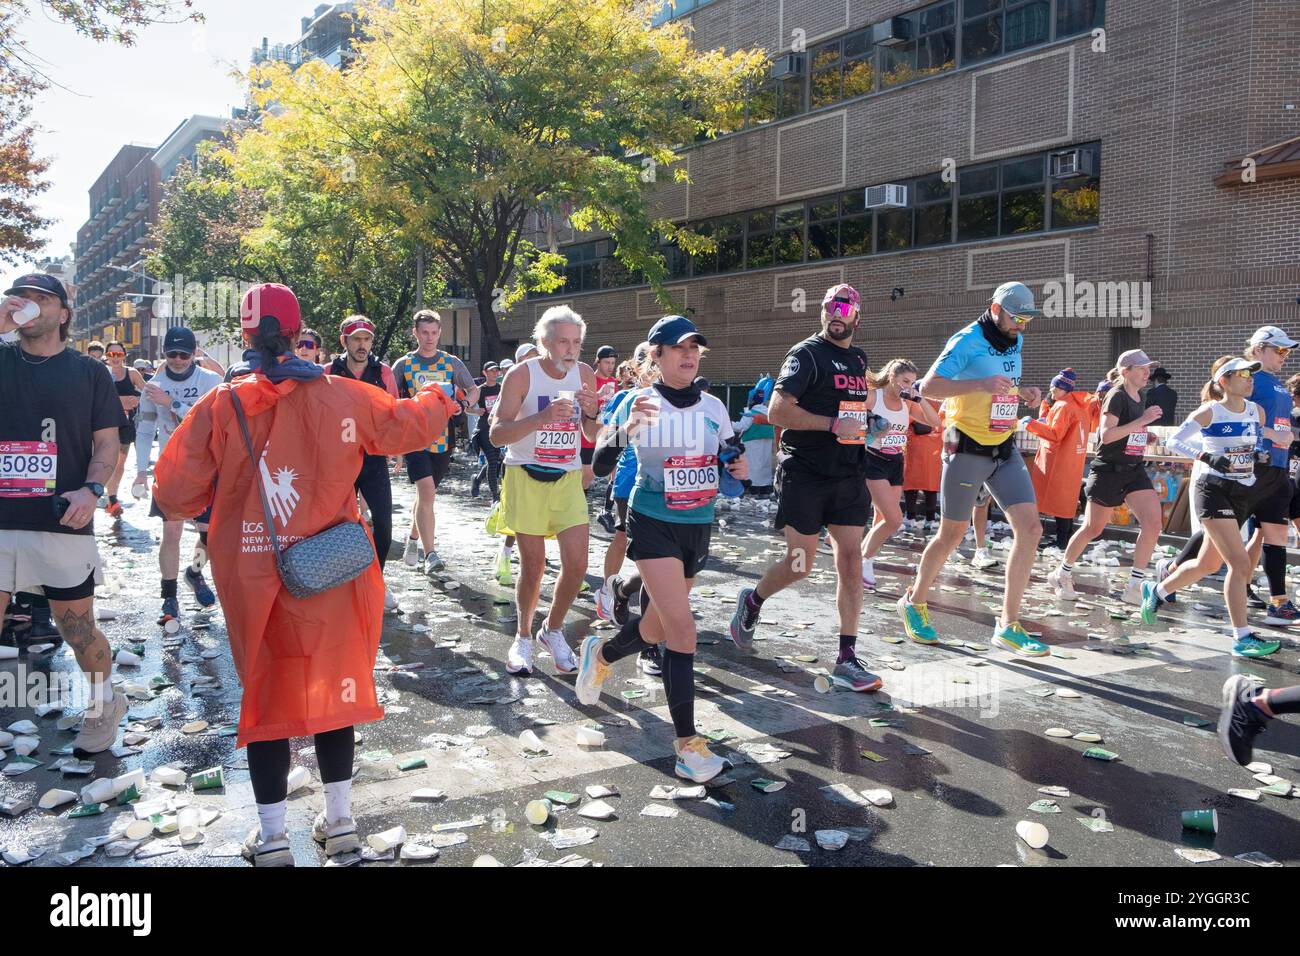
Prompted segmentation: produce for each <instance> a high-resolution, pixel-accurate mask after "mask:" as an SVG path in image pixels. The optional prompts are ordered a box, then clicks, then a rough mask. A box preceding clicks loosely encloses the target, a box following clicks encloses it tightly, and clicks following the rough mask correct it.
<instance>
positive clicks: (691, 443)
mask: <svg viewBox="0 0 1300 956" xmlns="http://www.w3.org/2000/svg"><path fill="white" fill-rule="evenodd" d="M647 339H648V341H649V342H650V344H651V345H652V346H653V347H654V348H653V351H652V353H651V354H652V355H653V356H654V361H655V364H656V366H657V367H658V368H659V372H660V381H658V382H657V383H655V385H653V386H652V387H650V388H642V389H637V390H636V391H635V392H633V393H629V394H631V396H632V397H631V398H630V399H627V400H624V401H623V402H622V403H621V404H620V406H619V409H618V411H617V412H616V413H615V417H614V424H615V426H616V428H615V430H614V433H613V434H612V435H608V434H607V435H606V436H604V439H605V440H606V441H609V440H611V439H612V442H613V444H614V445H615V448H616V449H617V448H618V447H626V446H628V445H631V444H633V443H635V447H636V461H637V474H636V486H635V488H634V489H633V492H632V501H631V507H630V509H629V510H628V516H627V523H628V538H629V540H630V545H629V552H630V553H631V556H632V560H633V561H635V562H636V566H637V570H638V571H639V572H640V574H641V577H642V579H643V580H644V582H645V589H646V597H645V598H643V602H644V603H643V604H642V608H641V614H640V615H638V616H636V617H632V618H630V619H629V620H628V622H627V623H626V624H625V625H623V627H621V628H620V629H619V632H618V634H617V635H616V636H615V637H614V638H613V639H611V640H609V641H603V640H602V639H601V638H600V637H599V636H597V635H595V634H593V635H591V636H590V637H588V638H587V639H586V640H585V641H583V643H582V666H581V669H580V670H579V672H578V679H577V682H576V689H577V695H578V700H579V702H581V703H582V704H585V705H586V706H591V705H592V704H595V703H596V702H597V701H598V700H599V699H600V686H601V684H602V683H603V682H604V681H605V679H606V678H607V677H608V676H609V668H610V665H612V664H615V663H617V662H618V661H619V660H622V659H623V658H624V657H629V656H631V655H632V654H636V653H644V652H645V651H646V650H648V649H649V648H650V647H652V646H657V645H660V644H663V645H666V646H665V647H664V648H663V650H662V651H661V660H662V675H661V676H662V679H663V682H664V693H665V694H666V695H667V697H668V713H669V716H670V717H671V719H672V722H673V733H674V736H675V739H674V741H673V749H674V750H675V751H676V754H677V763H676V765H675V767H674V772H675V773H676V774H677V776H679V777H685V778H686V779H688V780H693V781H695V782H696V783H704V782H706V781H708V780H712V779H713V778H714V777H716V776H717V775H718V774H719V773H721V772H722V771H723V769H725V768H726V766H727V762H726V760H724V759H723V758H722V757H719V756H716V755H715V754H713V753H712V752H711V751H710V750H709V748H708V744H707V743H706V741H705V739H704V738H703V737H701V736H700V735H699V734H697V733H696V730H695V672H694V668H695V637H696V633H695V619H694V617H693V616H692V614H691V600H690V592H691V587H692V586H693V585H694V583H695V578H696V576H697V575H698V574H699V573H700V571H701V570H703V568H704V565H705V564H706V563H707V561H708V558H709V537H710V533H711V532H712V530H713V509H714V501H715V500H716V499H717V496H718V485H719V478H720V475H719V468H720V462H726V464H725V465H722V467H726V468H727V470H728V471H729V472H730V473H731V475H732V477H734V478H736V479H739V480H743V479H744V478H745V477H746V476H747V475H748V473H749V472H748V467H747V464H746V462H745V459H744V456H743V453H741V454H739V455H736V453H735V452H736V449H734V448H730V449H729V448H728V443H729V442H730V441H731V440H732V439H734V437H735V436H734V434H733V432H732V430H731V422H730V420H729V419H730V416H728V414H727V409H726V406H724V405H723V404H722V402H720V401H718V399H716V398H714V397H713V396H712V395H707V394H704V393H703V392H702V391H701V389H700V382H699V380H698V379H696V378H695V374H696V372H697V370H698V369H699V364H700V358H701V356H702V355H703V354H704V353H705V352H706V351H707V344H708V343H707V342H706V340H705V338H704V336H703V335H702V334H701V333H700V331H699V330H698V329H696V327H695V323H693V322H692V321H691V320H690V319H688V318H685V317H684V316H680V315H666V316H664V317H663V318H662V319H660V320H659V321H658V322H656V323H655V324H654V326H653V327H651V329H650V334H649V336H648V337H647ZM728 452H731V454H728ZM615 454H617V451H615ZM652 602H653V603H652Z"/></svg>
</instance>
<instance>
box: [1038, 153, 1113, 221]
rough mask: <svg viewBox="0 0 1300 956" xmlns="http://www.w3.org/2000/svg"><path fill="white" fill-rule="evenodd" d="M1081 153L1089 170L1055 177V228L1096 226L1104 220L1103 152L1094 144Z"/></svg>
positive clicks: (1053, 178) (1053, 183) (1053, 179)
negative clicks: (1102, 218) (1102, 206)
mask: <svg viewBox="0 0 1300 956" xmlns="http://www.w3.org/2000/svg"><path fill="white" fill-rule="evenodd" d="M1077 152H1078V153H1079V154H1080V157H1081V159H1082V163H1083V165H1084V168H1085V169H1086V170H1089V171H1088V172H1081V173H1074V174H1070V175H1066V176H1053V177H1052V180H1051V189H1052V223H1051V228H1052V229H1068V228H1070V227H1072V226H1095V225H1096V224H1097V223H1098V221H1099V220H1100V218H1101V149H1100V148H1099V147H1098V146H1097V145H1096V144H1093V145H1091V146H1083V147H1078V148H1077ZM1049 162H1050V159H1049Z"/></svg>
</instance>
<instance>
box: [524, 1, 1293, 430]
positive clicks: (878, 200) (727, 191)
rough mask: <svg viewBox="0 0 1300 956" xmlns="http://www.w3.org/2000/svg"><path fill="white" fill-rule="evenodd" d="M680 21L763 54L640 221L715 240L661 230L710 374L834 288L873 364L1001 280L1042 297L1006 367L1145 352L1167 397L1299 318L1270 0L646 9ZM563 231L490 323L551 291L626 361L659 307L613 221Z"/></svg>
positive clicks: (937, 338) (1286, 106) (739, 374)
mask: <svg viewBox="0 0 1300 956" xmlns="http://www.w3.org/2000/svg"><path fill="white" fill-rule="evenodd" d="M682 13H685V14H686V16H685V19H686V20H687V21H688V22H689V25H690V28H691V30H692V32H693V42H694V43H695V44H696V46H697V47H699V48H702V49H711V48H715V47H719V46H720V47H725V48H726V49H737V48H755V47H762V48H764V49H765V50H767V51H768V52H769V54H770V55H771V59H772V69H771V73H770V79H769V80H768V81H767V82H766V83H764V84H763V85H762V86H761V87H760V88H757V89H756V90H754V91H753V93H752V94H751V95H750V97H749V98H748V102H747V110H746V122H745V128H743V129H740V130H737V131H734V132H731V133H728V134H727V135H724V136H721V137H719V138H718V139H716V140H714V141H710V142H705V143H701V144H697V145H695V146H693V147H692V148H689V149H685V150H683V151H681V152H680V153H679V162H680V166H681V167H682V168H684V169H685V170H686V171H687V172H688V174H689V177H690V180H691V182H690V183H689V184H677V183H673V182H671V179H672V177H671V176H670V175H665V174H664V172H663V171H662V170H660V171H659V172H658V175H657V177H656V178H657V180H658V183H657V184H656V191H655V194H654V201H655V204H656V207H657V209H658V210H659V211H660V214H661V215H663V216H664V217H666V218H669V219H672V220H673V221H675V222H685V223H689V224H691V225H692V226H693V227H694V228H696V229H699V230H702V231H706V232H708V233H710V234H712V235H713V236H714V237H715V238H716V240H717V242H718V250H717V252H716V253H714V254H712V255H709V256H703V257H700V258H699V259H698V260H696V261H691V260H690V259H689V258H688V257H686V256H683V255H682V254H681V253H680V251H679V250H677V249H675V248H670V247H665V248H664V251H665V253H666V255H667V258H668V262H669V267H670V271H671V275H672V277H673V278H672V281H671V282H670V283H669V285H668V290H669V292H670V293H671V295H672V297H673V300H674V303H675V305H676V308H677V309H678V310H685V312H686V313H687V314H689V315H691V316H692V317H693V318H694V320H695V321H696V322H697V324H698V325H699V326H700V327H701V329H704V330H706V331H707V332H708V334H709V342H710V346H711V347H712V353H711V354H710V355H709V356H708V357H707V358H706V360H705V363H704V368H703V373H704V374H705V375H707V376H709V377H710V378H711V379H712V380H713V381H714V382H732V383H737V384H741V383H749V382H753V381H754V380H755V379H756V378H757V377H758V376H760V375H762V374H763V373H765V372H772V373H775V372H777V371H778V369H779V366H780V364H781V360H782V356H783V355H784V354H785V352H786V350H787V349H788V348H789V347H790V346H791V345H793V344H794V343H795V342H797V341H799V340H800V339H802V338H804V337H805V336H807V335H810V334H813V333H814V332H816V331H817V329H818V310H819V306H820V302H821V297H822V293H823V292H824V291H825V289H826V288H827V287H829V286H830V285H833V284H835V283H837V282H841V281H843V282H849V283H851V284H853V285H854V286H855V287H857V288H858V290H859V291H860V292H861V293H862V297H863V308H862V312H863V322H862V329H861V331H860V333H859V336H858V340H857V341H858V343H859V344H861V345H862V346H863V347H864V348H865V349H866V351H867V354H868V357H869V359H870V361H871V363H872V365H873V366H874V367H877V368H878V367H880V366H881V365H883V364H884V363H885V362H886V361H888V360H889V359H891V358H894V357H907V358H911V359H912V360H914V361H915V362H916V364H917V365H918V366H920V367H921V368H922V369H924V368H927V367H928V366H929V365H930V363H931V362H932V361H933V360H934V358H935V357H936V356H937V355H938V354H939V352H940V351H941V350H942V347H943V344H944V342H945V341H946V339H947V338H948V336H949V335H951V334H952V333H953V332H954V331H956V330H957V329H958V328H960V327H961V326H962V325H964V324H966V323H968V322H970V321H972V320H973V319H975V318H977V317H978V316H979V315H980V313H981V312H982V311H983V309H984V308H985V304H986V303H987V301H988V299H989V297H990V295H991V293H992V291H993V289H994V288H996V286H997V285H999V284H1000V283H1002V282H1004V281H1007V280H1012V279H1015V280H1020V281H1023V282H1025V283H1027V284H1028V285H1029V286H1030V287H1031V288H1032V289H1033V290H1034V292H1035V294H1036V295H1037V296H1039V297H1040V302H1041V303H1042V304H1044V306H1045V307H1046V308H1047V309H1048V311H1049V314H1048V315H1047V316H1045V317H1044V318H1042V319H1040V320H1038V321H1037V322H1035V323H1034V324H1033V325H1032V326H1030V328H1029V330H1028V332H1027V333H1026V347H1025V353H1024V354H1025V377H1024V381H1025V383H1026V384H1032V385H1038V386H1044V387H1045V386H1046V385H1047V384H1048V382H1049V381H1050V379H1051V377H1052V376H1053V375H1054V374H1055V373H1056V372H1057V371H1058V370H1059V369H1061V368H1063V367H1072V368H1074V370H1075V371H1076V373H1077V374H1078V379H1079V381H1080V382H1081V383H1087V385H1088V386H1091V384H1092V383H1095V382H1097V381H1098V380H1099V379H1100V378H1101V377H1102V376H1103V375H1104V374H1105V372H1106V371H1107V369H1109V368H1110V367H1111V365H1112V364H1113V360H1114V358H1115V357H1116V356H1117V355H1118V354H1119V352H1121V351H1123V350H1125V349H1128V348H1136V347H1141V348H1143V349H1145V350H1146V351H1147V352H1148V354H1150V355H1151V356H1152V357H1153V358H1155V359H1157V360H1159V361H1161V362H1162V363H1164V364H1165V365H1166V366H1167V367H1168V368H1169V369H1170V370H1171V371H1172V372H1173V374H1174V382H1173V383H1172V384H1173V385H1174V386H1175V387H1176V388H1177V389H1178V390H1179V392H1180V406H1179V413H1180V414H1185V413H1186V412H1188V411H1190V410H1191V409H1192V408H1193V407H1194V405H1195V402H1196V398H1197V393H1198V392H1199V387H1200V383H1201V382H1203V381H1204V380H1205V378H1206V376H1207V373H1208V369H1209V365H1210V363H1211V361H1212V360H1213V359H1214V358H1215V357H1217V356H1219V355H1221V354H1225V353H1228V352H1236V351H1239V350H1240V349H1241V348H1242V346H1243V345H1244V343H1245V341H1246V338H1247V336H1248V335H1249V333H1250V331H1251V330H1253V329H1254V328H1256V327H1258V326H1261V325H1265V324H1273V325H1279V326H1281V327H1283V328H1286V329H1288V330H1290V331H1291V332H1292V334H1296V333H1300V148H1297V144H1296V143H1293V142H1291V141H1292V140H1295V138H1296V137H1300V109H1298V108H1297V107H1298V106H1300V15H1297V7H1296V4H1295V3H1294V2H1291V0H1141V2H1138V0H1127V2H1126V0H1110V2H1109V3H1106V2H1105V0H941V2H930V3H924V4H922V3H918V2H916V0H688V2H682V0H678V7H677V8H676V9H672V8H666V9H665V11H664V13H663V16H662V17H661V19H666V18H673V17H674V15H677V18H682V17H681V16H680V15H681V14H682ZM868 187H882V188H877V189H871V190H868ZM890 187H903V188H902V189H898V188H890ZM557 239H558V241H559V245H560V251H561V252H563V253H565V255H566V257H567V258H568V260H569V264H568V268H567V270H566V276H567V279H568V281H567V284H566V287H565V288H564V289H562V290H561V291H560V292H559V293H558V294H555V295H551V296H545V297H534V298H530V299H529V300H528V301H527V303H526V304H525V305H524V306H522V307H519V308H516V309H515V311H514V312H513V313H512V314H511V315H510V316H508V317H507V318H506V320H505V322H504V323H503V329H502V332H503V335H504V336H506V337H507V338H514V339H523V338H527V337H528V335H529V333H530V331H531V328H532V325H533V323H534V322H535V320H536V318H537V316H538V315H540V313H541V312H542V311H543V310H544V309H545V308H546V307H548V306H550V305H553V304H557V303H560V302H565V303H568V304H570V305H572V306H573V307H574V308H575V309H577V310H578V311H579V312H580V313H582V314H583V315H584V316H585V318H586V319H587V321H588V327H589V334H588V343H589V345H590V346H591V349H590V350H591V351H592V352H594V349H595V347H596V346H598V345H601V344H604V343H606V342H608V343H610V344H612V345H614V346H615V347H617V348H618V349H619V350H620V353H621V354H624V355H626V354H629V353H630V351H631V349H632V347H633V346H634V345H635V344H636V343H637V342H638V341H640V340H641V339H642V338H643V337H644V334H645V331H646V330H647V329H648V328H649V326H650V325H651V324H652V323H653V321H654V320H655V318H657V317H658V316H659V315H661V314H662V313H663V312H664V311H665V307H664V306H663V305H662V304H661V303H660V302H659V301H658V300H657V299H656V297H655V295H654V293H653V292H652V290H651V289H650V288H649V287H648V286H646V285H644V284H638V277H636V276H634V275H630V274H628V272H627V270H626V269H624V268H623V267H622V266H621V265H620V264H619V263H618V262H617V261H615V260H614V259H613V257H612V243H611V242H610V241H609V240H608V239H605V238H603V237H601V236H597V235H577V234H574V233H573V232H572V231H571V230H565V229H564V228H563V227H562V226H561V228H560V230H559V233H558V236H557Z"/></svg>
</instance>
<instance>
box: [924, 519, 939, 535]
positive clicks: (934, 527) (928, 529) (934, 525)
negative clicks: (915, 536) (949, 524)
mask: <svg viewBox="0 0 1300 956" xmlns="http://www.w3.org/2000/svg"><path fill="white" fill-rule="evenodd" d="M938 530H939V522H937V521H927V522H926V523H925V533H926V534H933V533H934V532H936V531H938Z"/></svg>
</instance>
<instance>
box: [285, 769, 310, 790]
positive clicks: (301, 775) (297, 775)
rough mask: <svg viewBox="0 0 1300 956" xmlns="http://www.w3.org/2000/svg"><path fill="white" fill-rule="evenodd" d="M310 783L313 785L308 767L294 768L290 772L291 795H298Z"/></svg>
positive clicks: (289, 785)
mask: <svg viewBox="0 0 1300 956" xmlns="http://www.w3.org/2000/svg"><path fill="white" fill-rule="evenodd" d="M309 783H311V771H310V770H308V769H307V768H306V767H294V768H293V769H292V770H290V771H289V781H288V792H289V793H296V792H297V791H299V790H301V789H302V788H303V787H305V786H307V785H308V784H309Z"/></svg>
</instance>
